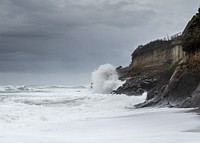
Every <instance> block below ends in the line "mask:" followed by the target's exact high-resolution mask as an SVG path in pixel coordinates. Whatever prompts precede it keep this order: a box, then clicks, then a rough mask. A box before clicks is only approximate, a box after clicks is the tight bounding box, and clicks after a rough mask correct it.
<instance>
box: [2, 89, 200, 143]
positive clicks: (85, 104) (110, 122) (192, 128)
mask: <svg viewBox="0 0 200 143" xmlns="http://www.w3.org/2000/svg"><path fill="white" fill-rule="evenodd" d="M144 100H145V95H143V96H137V97H134V96H132V97H130V96H125V95H110V94H94V93H92V92H91V91H90V90H88V89H87V88H84V87H70V88H69V87H65V86H1V87H0V143H169V142H170V143H180V142H181V143H199V136H200V133H199V132H198V131H199V128H198V127H199V126H200V119H199V117H198V116H197V115H196V114H194V113H186V112H185V111H187V110H186V109H167V108H166V109H156V108H154V109H152V108H148V109H134V108H133V105H134V104H137V103H140V102H142V101H144Z"/></svg>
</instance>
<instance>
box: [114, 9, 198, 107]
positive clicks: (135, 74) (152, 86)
mask: <svg viewBox="0 0 200 143" xmlns="http://www.w3.org/2000/svg"><path fill="white" fill-rule="evenodd" d="M199 20H200V9H199V13H197V14H196V15H195V16H194V17H193V18H192V20H191V21H190V22H189V23H188V25H187V26H186V28H185V30H184V32H183V34H182V36H181V37H180V36H179V37H177V38H175V39H173V40H168V41H162V40H159V41H154V42H151V43H149V44H147V45H145V46H139V47H138V48H137V49H136V50H135V52H134V53H133V54H132V62H131V64H130V65H129V66H128V67H126V70H124V69H123V68H120V69H118V70H117V71H118V73H119V75H121V77H120V78H121V79H123V80H125V79H126V82H125V84H124V85H123V86H121V87H120V88H118V89H117V90H116V91H114V92H115V93H125V94H127V95H139V94H141V93H143V92H147V93H148V94H147V99H146V101H145V102H144V103H141V104H138V105H136V107H148V106H160V107H166V106H167V107H184V108H186V107H199V106H200V37H199V35H200V21H199ZM181 41H182V42H181ZM182 48H183V49H182ZM123 71H126V72H123Z"/></svg>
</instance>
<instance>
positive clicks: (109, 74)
mask: <svg viewBox="0 0 200 143" xmlns="http://www.w3.org/2000/svg"><path fill="white" fill-rule="evenodd" d="M122 84H123V82H122V81H120V80H118V75H117V72H116V70H115V67H114V66H113V65H111V64H105V65H101V66H100V67H99V68H98V69H97V70H95V71H94V72H93V73H92V87H93V91H94V92H95V93H102V94H106V93H107V94H108V93H111V92H112V91H113V90H115V89H117V88H118V87H119V86H121V85H122Z"/></svg>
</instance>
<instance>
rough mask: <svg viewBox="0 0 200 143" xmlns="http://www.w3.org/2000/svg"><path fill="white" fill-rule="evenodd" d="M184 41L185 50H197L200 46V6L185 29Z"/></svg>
mask: <svg viewBox="0 0 200 143" xmlns="http://www.w3.org/2000/svg"><path fill="white" fill-rule="evenodd" d="M182 41H183V50H184V51H195V50H197V49H198V48H200V8H199V9H198V13H197V14H196V15H194V16H193V17H192V19H191V20H190V21H189V23H188V24H187V26H186V28H185V30H184V31H183V34H182Z"/></svg>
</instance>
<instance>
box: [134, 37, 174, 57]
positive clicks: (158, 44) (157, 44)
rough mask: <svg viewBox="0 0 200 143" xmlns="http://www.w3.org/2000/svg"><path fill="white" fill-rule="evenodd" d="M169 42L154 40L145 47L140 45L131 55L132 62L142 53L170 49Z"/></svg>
mask: <svg viewBox="0 0 200 143" xmlns="http://www.w3.org/2000/svg"><path fill="white" fill-rule="evenodd" d="M170 44H171V40H160V39H159V40H155V41H152V42H150V43H148V44H146V45H140V46H138V48H137V49H136V50H135V51H134V52H133V53H132V55H131V56H132V60H133V59H134V58H135V57H137V56H140V55H143V54H144V53H148V52H153V51H154V50H155V49H166V48H168V47H170Z"/></svg>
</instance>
